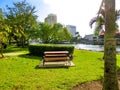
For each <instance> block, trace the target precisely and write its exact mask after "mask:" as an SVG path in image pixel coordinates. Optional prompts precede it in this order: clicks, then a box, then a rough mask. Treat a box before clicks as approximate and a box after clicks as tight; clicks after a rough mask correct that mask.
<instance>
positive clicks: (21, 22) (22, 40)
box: [6, 0, 37, 47]
mask: <svg viewBox="0 0 120 90" xmlns="http://www.w3.org/2000/svg"><path fill="white" fill-rule="evenodd" d="M7 10H8V11H7V12H6V18H7V21H8V25H9V26H11V28H12V32H11V33H10V34H9V35H10V37H13V38H14V39H15V40H16V41H17V44H20V45H22V47H24V46H25V44H26V42H28V40H29V38H30V35H31V34H33V33H34V32H33V33H31V30H33V28H34V27H35V24H37V21H36V18H37V16H36V15H35V12H36V11H35V7H32V6H31V5H29V4H28V3H27V2H26V1H25V0H24V1H21V2H16V3H13V7H9V6H7Z"/></svg>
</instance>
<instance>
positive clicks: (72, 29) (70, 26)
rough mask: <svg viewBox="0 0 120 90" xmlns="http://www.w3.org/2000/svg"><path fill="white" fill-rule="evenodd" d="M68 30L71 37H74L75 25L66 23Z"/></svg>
mask: <svg viewBox="0 0 120 90" xmlns="http://www.w3.org/2000/svg"><path fill="white" fill-rule="evenodd" d="M66 27H67V29H68V31H69V32H70V33H71V34H72V36H73V37H75V33H76V26H74V25H66Z"/></svg>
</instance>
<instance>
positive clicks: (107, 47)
mask: <svg viewBox="0 0 120 90" xmlns="http://www.w3.org/2000/svg"><path fill="white" fill-rule="evenodd" d="M115 32H116V30H115V0H105V38H104V43H105V44H104V55H105V56H104V59H105V63H104V83H103V90H119V88H118V80H117V72H116V39H115Z"/></svg>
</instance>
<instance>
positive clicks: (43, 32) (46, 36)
mask: <svg viewBox="0 0 120 90" xmlns="http://www.w3.org/2000/svg"><path fill="white" fill-rule="evenodd" d="M38 29H39V31H38V34H39V37H40V39H41V40H42V41H43V43H49V42H50V40H51V35H52V27H51V25H49V24H47V23H40V24H39V28H38Z"/></svg>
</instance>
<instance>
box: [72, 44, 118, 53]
mask: <svg viewBox="0 0 120 90" xmlns="http://www.w3.org/2000/svg"><path fill="white" fill-rule="evenodd" d="M74 46H75V48H76V49H84V50H91V51H104V45H87V44H74ZM116 51H117V53H120V46H117V47H116Z"/></svg>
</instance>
